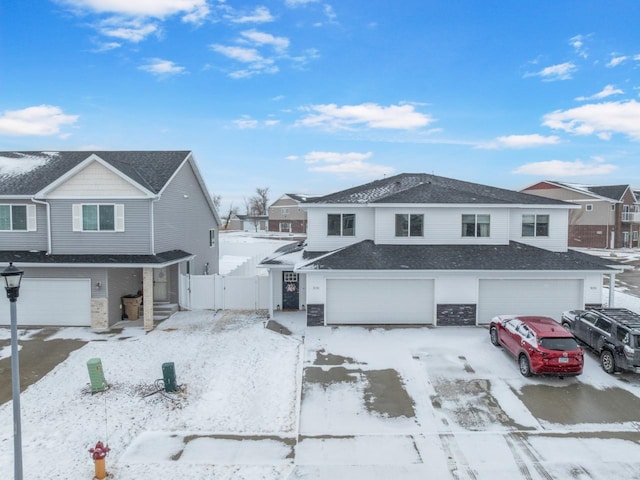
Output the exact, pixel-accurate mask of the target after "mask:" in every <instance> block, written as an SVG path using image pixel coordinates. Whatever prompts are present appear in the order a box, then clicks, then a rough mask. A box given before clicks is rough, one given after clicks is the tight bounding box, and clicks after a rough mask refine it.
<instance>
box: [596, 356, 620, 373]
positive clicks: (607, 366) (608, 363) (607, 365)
mask: <svg viewBox="0 0 640 480" xmlns="http://www.w3.org/2000/svg"><path fill="white" fill-rule="evenodd" d="M600 364H601V365H602V369H603V370H604V371H605V372H607V373H614V372H615V371H616V360H615V359H614V358H613V353H611V352H610V351H609V350H603V351H602V353H601V354H600Z"/></svg>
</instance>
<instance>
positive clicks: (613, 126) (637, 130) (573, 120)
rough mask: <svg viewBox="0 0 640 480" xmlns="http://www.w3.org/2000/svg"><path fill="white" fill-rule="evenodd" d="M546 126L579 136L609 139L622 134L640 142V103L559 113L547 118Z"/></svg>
mask: <svg viewBox="0 0 640 480" xmlns="http://www.w3.org/2000/svg"><path fill="white" fill-rule="evenodd" d="M543 119H544V121H543V125H545V126H547V127H550V128H553V129H556V130H563V131H565V132H569V133H573V134H576V135H597V136H599V137H600V138H602V139H608V138H609V137H610V136H611V135H612V134H614V133H622V134H624V135H627V136H629V137H631V138H632V139H634V140H640V103H638V102H636V101H635V100H630V101H627V102H604V103H592V104H588V105H583V106H581V107H577V108H572V109H569V110H564V111H563V110H556V111H555V112H552V113H549V114H547V115H545V116H544V118H543Z"/></svg>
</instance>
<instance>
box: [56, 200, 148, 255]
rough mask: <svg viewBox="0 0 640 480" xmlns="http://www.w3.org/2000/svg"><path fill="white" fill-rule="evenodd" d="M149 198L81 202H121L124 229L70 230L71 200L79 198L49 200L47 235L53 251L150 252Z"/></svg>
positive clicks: (73, 201)
mask: <svg viewBox="0 0 640 480" xmlns="http://www.w3.org/2000/svg"><path fill="white" fill-rule="evenodd" d="M150 202H151V201H150V200H147V199H142V200H140V199H135V200H119V199H113V198H110V199H102V200H100V199H95V200H94V199H92V200H91V201H90V202H85V203H108V204H113V203H118V204H123V205H124V218H125V220H124V225H125V231H124V232H74V231H73V212H72V210H73V204H76V203H83V201H82V200H81V199H74V200H51V239H52V247H51V249H52V252H51V253H53V254H91V253H93V254H109V253H111V254H130V255H136V254H139V255H146V254H150V253H152V252H151V229H150V228H149V219H150V216H149V209H150Z"/></svg>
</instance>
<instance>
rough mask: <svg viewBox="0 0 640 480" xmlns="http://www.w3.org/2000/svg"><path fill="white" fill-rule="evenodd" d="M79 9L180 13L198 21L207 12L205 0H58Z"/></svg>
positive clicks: (153, 14)
mask: <svg viewBox="0 0 640 480" xmlns="http://www.w3.org/2000/svg"><path fill="white" fill-rule="evenodd" d="M58 1H59V3H61V4H63V5H68V6H70V7H72V8H74V9H77V10H79V11H91V12H95V13H112V14H115V15H125V16H130V17H155V18H165V17H168V16H171V15H176V14H182V15H183V20H184V21H188V22H199V21H201V20H202V19H203V18H204V17H206V15H207V14H208V13H209V7H208V5H207V1H206V0H58Z"/></svg>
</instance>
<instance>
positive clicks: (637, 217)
mask: <svg viewBox="0 0 640 480" xmlns="http://www.w3.org/2000/svg"><path fill="white" fill-rule="evenodd" d="M622 221H623V222H632V223H640V212H622Z"/></svg>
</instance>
